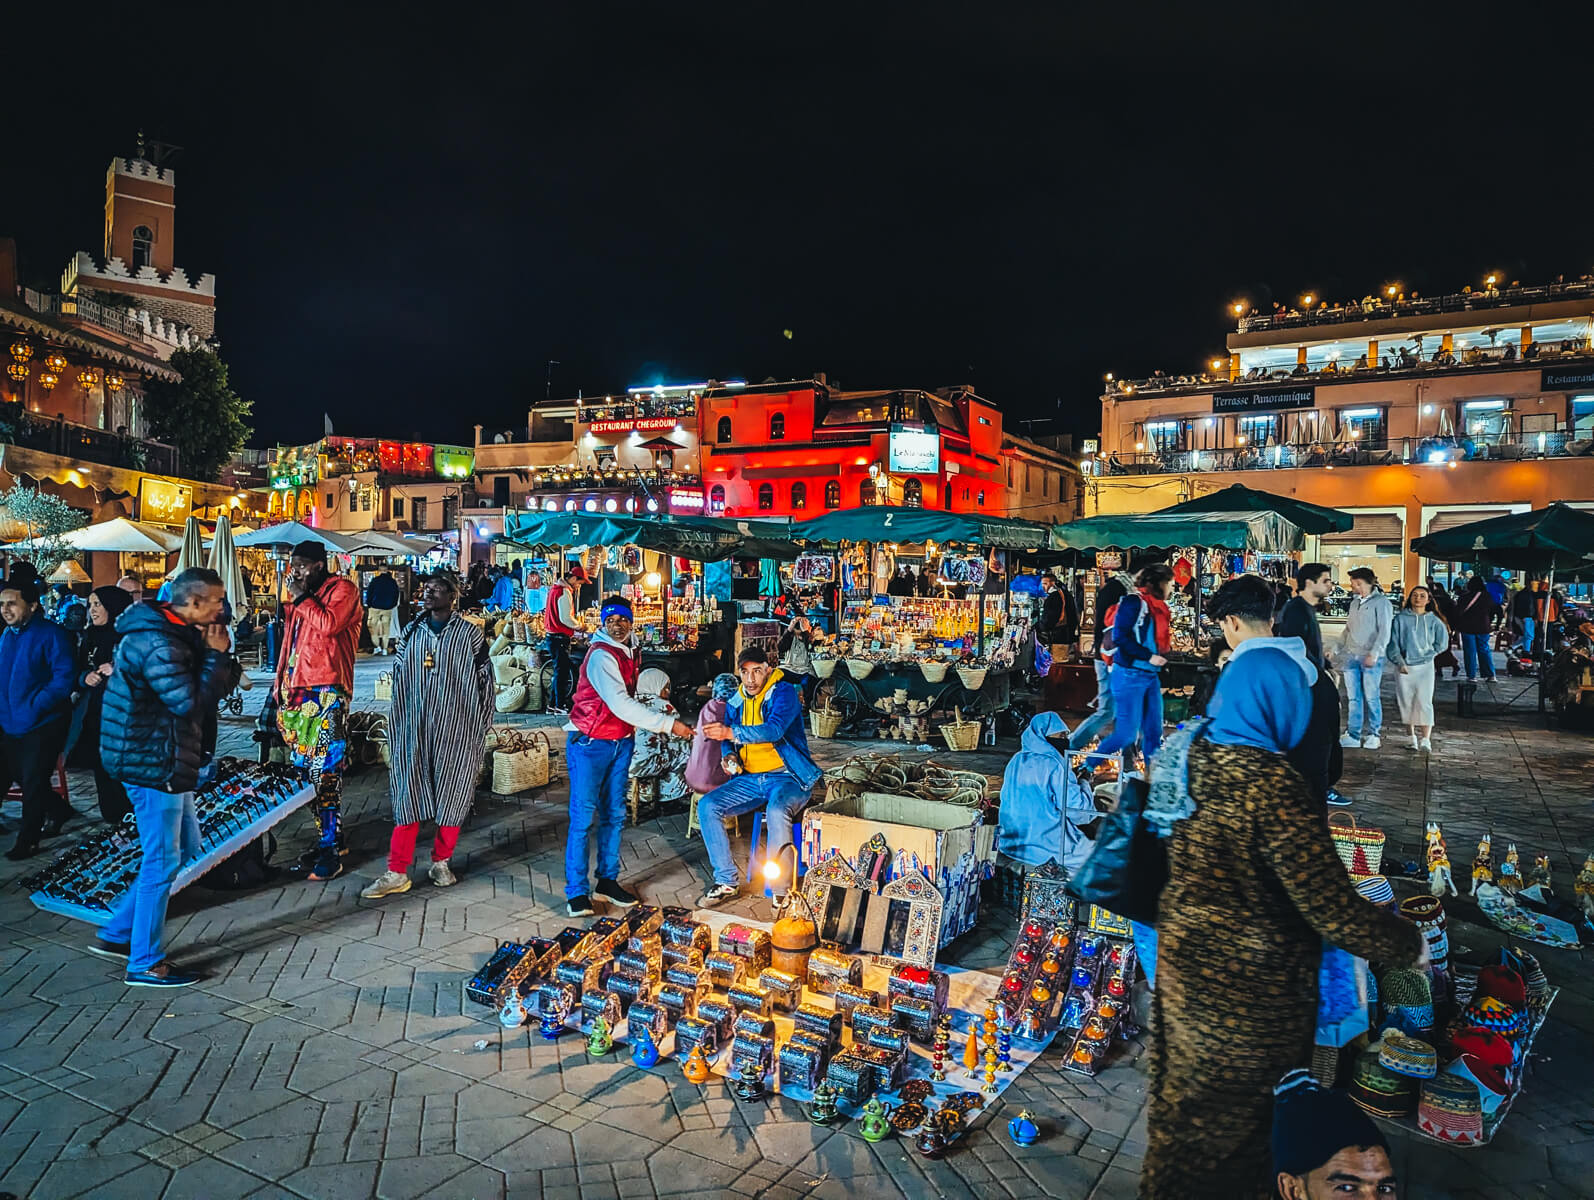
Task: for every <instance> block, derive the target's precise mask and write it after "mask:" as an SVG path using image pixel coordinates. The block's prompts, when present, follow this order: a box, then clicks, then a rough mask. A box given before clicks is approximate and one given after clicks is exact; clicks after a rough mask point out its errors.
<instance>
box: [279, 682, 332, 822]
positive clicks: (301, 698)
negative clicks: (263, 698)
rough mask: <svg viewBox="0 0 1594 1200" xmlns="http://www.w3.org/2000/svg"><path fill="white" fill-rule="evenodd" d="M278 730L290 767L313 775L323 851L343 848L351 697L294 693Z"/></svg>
mask: <svg viewBox="0 0 1594 1200" xmlns="http://www.w3.org/2000/svg"><path fill="white" fill-rule="evenodd" d="M277 729H278V731H279V732H280V733H281V734H282V740H283V742H284V744H286V746H287V747H288V761H289V762H291V763H292V764H293V765H294V766H296V767H299V768H300V769H302V770H305V771H308V772H309V773H310V782H311V783H313V784H314V785H315V793H316V795H315V810H316V821H317V823H318V824H319V825H320V827H321V849H322V850H329V849H333V848H335V847H336V846H337V844H338V836H339V833H340V830H341V826H342V816H341V808H340V802H341V800H342V798H343V766H344V763H345V761H346V760H347V758H348V749H349V693H347V692H345V691H344V690H343V689H342V688H339V687H330V686H328V687H313V688H290V689H289V690H288V693H287V695H285V696H284V697H283V699H282V704H281V705H280V706H279V707H278V709H277Z"/></svg>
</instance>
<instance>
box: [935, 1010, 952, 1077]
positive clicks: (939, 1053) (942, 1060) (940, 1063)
mask: <svg viewBox="0 0 1594 1200" xmlns="http://www.w3.org/2000/svg"><path fill="white" fill-rule="evenodd" d="M951 1034H952V1021H951V1018H949V1017H945V1016H943V1017H942V1018H941V1020H940V1021H939V1022H938V1023H937V1024H936V1027H935V1045H934V1046H933V1047H932V1049H931V1057H930V1078H931V1079H933V1080H935V1081H936V1082H937V1083H940V1082H941V1081H942V1080H943V1079H945V1078H946V1052H947V1045H948V1041H949V1040H950V1038H951Z"/></svg>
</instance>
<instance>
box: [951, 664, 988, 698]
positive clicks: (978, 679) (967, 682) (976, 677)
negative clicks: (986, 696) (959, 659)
mask: <svg viewBox="0 0 1594 1200" xmlns="http://www.w3.org/2000/svg"><path fill="white" fill-rule="evenodd" d="M986 674H987V671H986V668H984V667H959V668H958V678H959V679H961V680H962V681H963V686H964V687H966V688H968V689H969V691H971V692H977V691H979V690H980V689H981V688H982V687H984V686H985V676H986Z"/></svg>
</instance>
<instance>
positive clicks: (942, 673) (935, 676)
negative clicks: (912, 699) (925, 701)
mask: <svg viewBox="0 0 1594 1200" xmlns="http://www.w3.org/2000/svg"><path fill="white" fill-rule="evenodd" d="M950 669H951V664H950V663H944V662H931V661H930V660H929V659H923V660H921V661H920V662H919V670H920V671H922V672H923V673H924V681H925V682H926V683H940V682H941V681H942V680H943V679H945V678H946V673H947V671H949V670H950Z"/></svg>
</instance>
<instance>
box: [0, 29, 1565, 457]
mask: <svg viewBox="0 0 1594 1200" xmlns="http://www.w3.org/2000/svg"><path fill="white" fill-rule="evenodd" d="M336 7H337V6H331V5H328V6H324V7H323V9H322V10H320V11H319V12H316V10H305V11H304V12H303V13H301V14H300V15H297V16H294V15H291V14H289V13H287V12H286V11H284V12H283V13H280V14H276V13H274V15H273V16H272V17H271V19H270V20H269V21H262V22H261V23H260V24H259V25H258V26H255V27H250V28H221V27H218V26H217V25H216V24H215V23H214V22H215V19H216V17H215V14H216V13H218V12H219V11H222V10H218V9H217V8H216V7H214V6H210V7H207V8H206V9H205V10H203V11H204V13H205V14H207V16H206V19H205V20H204V21H203V22H202V23H198V24H196V25H195V26H194V28H195V29H196V30H197V29H200V28H203V29H207V30H211V31H213V32H205V33H201V32H187V33H180V34H175V35H173V34H170V33H168V32H167V30H169V29H171V28H173V26H174V22H173V20H171V19H170V18H171V17H174V16H176V15H177V14H175V13H171V14H169V13H168V12H167V11H165V10H162V11H161V12H160V14H159V18H158V19H155V20H151V19H149V18H151V17H153V16H154V13H153V10H145V9H144V8H142V7H136V8H134V9H127V8H125V7H124V8H119V9H118V10H117V11H118V12H119V13H121V14H122V16H121V17H119V18H118V20H120V21H124V22H125V21H128V20H136V21H138V22H139V25H138V26H137V28H134V27H133V26H131V25H128V26H126V27H125V28H115V29H106V30H104V31H103V37H104V45H105V46H107V47H121V48H122V49H121V50H118V51H116V52H115V53H110V52H106V57H107V59H109V60H111V61H107V62H106V63H105V65H104V70H97V69H89V68H87V67H85V68H84V70H82V71H81V72H78V71H75V70H63V65H62V63H61V62H60V61H58V57H59V56H48V57H47V58H40V59H38V60H37V65H35V64H34V63H33V62H30V61H28V59H29V56H27V55H22V56H20V57H21V59H22V60H23V61H21V63H20V65H19V64H18V57H19V56H17V55H12V56H11V62H10V64H9V65H10V66H11V67H12V68H14V73H13V74H12V76H11V77H12V79H13V81H14V85H13V86H12V87H11V88H10V89H8V91H9V95H10V99H11V102H12V103H13V108H12V116H13V120H12V122H11V129H12V134H11V138H10V142H11V147H12V151H13V153H12V155H11V158H12V164H13V171H12V172H11V173H10V178H9V179H8V182H7V186H6V188H5V189H4V192H3V193H0V195H3V199H0V232H3V233H9V234H11V235H13V236H15V237H16V238H17V239H18V240H19V242H20V244H21V250H22V254H23V266H24V273H25V275H26V276H27V278H28V279H29V281H30V282H32V283H34V284H35V285H36V286H37V285H39V284H43V285H45V286H51V285H54V284H55V283H57V282H58V280H59V273H60V270H61V268H62V267H63V266H64V265H65V263H66V262H67V259H68V257H69V255H70V254H71V252H72V251H74V250H76V249H79V248H82V249H87V250H90V251H92V252H94V253H96V254H98V253H99V251H100V249H101V246H100V226H101V220H102V218H101V206H102V203H103V195H102V188H103V179H104V170H105V166H106V163H107V162H108V161H109V159H110V157H111V156H112V155H113V154H115V153H129V152H131V150H132V147H133V144H134V140H133V139H134V134H135V132H136V130H137V129H138V128H139V126H140V125H142V126H143V128H144V129H145V130H146V132H147V133H148V134H149V135H150V136H151V137H158V138H160V139H163V140H166V141H169V142H173V143H177V144H179V145H181V146H183V147H184V150H183V152H182V154H181V156H180V157H179V158H178V159H177V160H176V161H175V163H174V166H175V167H176V169H177V171H178V228H177V262H178V265H179V266H182V267H183V268H184V269H186V270H187V271H189V272H190V274H192V275H196V276H197V275H198V274H199V273H201V272H205V271H213V272H215V273H216V275H217V276H218V278H219V285H218V312H219V317H218V326H219V334H220V337H221V339H222V353H223V357H224V358H226V359H227V360H228V362H229V363H230V364H231V367H232V371H233V381H234V385H235V387H236V388H237V390H238V391H240V392H241V393H243V394H245V395H246V396H248V397H250V398H252V399H253V400H254V402H255V423H256V427H257V432H256V437H255V439H254V441H255V443H256V444H261V445H265V444H270V443H272V442H275V441H279V440H280V441H288V442H296V441H297V442H302V441H309V440H312V439H314V438H315V437H317V436H319V434H320V432H321V414H322V413H323V411H324V412H327V413H330V415H331V417H332V420H333V422H334V425H335V427H336V429H337V431H338V432H340V433H348V434H357V435H383V436H397V437H405V436H412V435H413V436H421V437H426V438H431V439H435V440H441V441H461V442H469V441H470V439H471V425H472V424H473V423H474V422H476V421H481V422H482V423H483V424H485V425H488V426H494V425H503V426H506V427H507V426H510V425H517V424H520V423H522V422H523V421H524V413H525V409H526V407H527V405H528V403H530V402H532V401H534V400H537V399H540V398H541V397H542V396H543V394H544V387H545V378H546V372H547V362H548V360H549V359H557V360H559V362H558V365H557V366H555V367H554V368H553V379H552V392H553V395H554V396H555V397H561V396H572V395H574V394H575V393H576V392H577V391H578V390H583V391H585V392H586V393H588V394H592V393H595V392H596V393H602V392H607V391H614V390H618V389H621V388H623V387H625V386H626V385H628V384H635V383H654V382H682V381H688V380H699V379H704V378H708V377H717V378H721V379H734V378H744V379H748V380H762V379H765V378H768V377H774V378H778V379H785V378H791V377H806V376H807V375H809V374H810V373H811V372H814V371H825V372H827V373H828V374H829V376H830V378H831V379H832V381H836V382H839V383H840V384H841V385H842V386H844V387H849V388H866V387H885V386H911V387H927V388H933V387H938V386H944V385H948V384H958V383H969V384H973V385H974V386H975V387H976V388H977V389H978V390H979V391H980V392H981V393H982V394H983V395H985V396H987V397H988V398H990V399H991V400H993V401H995V402H996V403H997V404H998V405H1000V406H1001V407H1002V408H1003V409H1004V410H1005V412H1006V413H1007V414H1008V419H1009V422H1010V423H1011V422H1015V421H1019V420H1023V419H1026V418H1035V419H1044V418H1051V419H1052V421H1051V423H1050V424H1047V423H1045V422H1044V421H1042V423H1039V424H1036V425H1035V426H1034V427H1033V428H1034V431H1035V432H1037V433H1044V432H1052V431H1057V432H1064V431H1074V432H1087V433H1088V432H1089V431H1091V430H1092V429H1094V427H1095V423H1096V420H1097V412H1098V404H1097V397H1098V395H1099V391H1100V383H1101V378H1102V374H1103V372H1106V371H1113V372H1116V373H1117V374H1118V375H1119V376H1120V377H1130V376H1143V375H1145V374H1148V373H1149V372H1150V371H1151V370H1153V369H1156V368H1160V369H1164V370H1168V371H1171V372H1182V371H1187V370H1189V371H1193V370H1197V369H1199V367H1200V364H1202V363H1203V362H1205V361H1206V360H1207V359H1210V358H1211V357H1212V355H1213V354H1214V353H1217V352H1219V351H1221V350H1222V347H1223V338H1224V334H1225V333H1226V332H1227V331H1228V329H1229V328H1230V325H1231V322H1230V318H1229V316H1228V313H1227V311H1226V310H1227V306H1228V304H1229V303H1230V302H1232V301H1233V300H1234V299H1236V298H1237V297H1241V296H1243V297H1245V298H1247V299H1248V300H1249V301H1251V302H1252V303H1254V304H1256V305H1257V306H1258V307H1259V308H1262V309H1264V310H1265V309H1266V308H1267V307H1268V305H1269V304H1270V303H1271V301H1272V300H1274V299H1283V300H1287V301H1293V300H1294V299H1295V298H1296V297H1298V296H1300V295H1301V294H1302V293H1303V292H1306V291H1311V292H1313V293H1316V294H1317V295H1320V296H1327V297H1329V298H1331V299H1349V298H1353V297H1354V298H1359V297H1360V296H1362V295H1363V294H1364V293H1365V292H1368V291H1370V290H1375V289H1376V288H1378V287H1379V286H1380V285H1382V284H1384V283H1386V282H1389V281H1391V280H1398V281H1399V282H1401V283H1402V284H1403V285H1404V287H1405V288H1406V289H1407V290H1408V291H1409V290H1411V289H1413V288H1415V289H1416V290H1418V291H1420V292H1423V293H1425V294H1431V293H1439V292H1443V291H1452V290H1460V288H1461V287H1462V286H1463V285H1464V284H1466V283H1469V282H1470V283H1473V284H1475V285H1476V284H1477V283H1478V282H1479V281H1480V280H1481V278H1482V277H1483V276H1484V275H1485V274H1487V273H1488V272H1489V271H1491V270H1495V271H1500V272H1502V273H1503V274H1504V276H1505V278H1506V279H1507V280H1510V279H1515V278H1520V279H1522V280H1524V281H1525V282H1541V281H1544V280H1547V279H1551V278H1553V277H1554V276H1555V275H1557V274H1561V273H1565V274H1566V275H1568V276H1569V277H1571V276H1576V275H1579V274H1582V273H1584V272H1586V271H1589V270H1590V269H1594V236H1591V234H1590V230H1589V221H1588V217H1587V205H1586V193H1587V186H1586V185H1587V183H1588V182H1589V180H1588V176H1589V174H1590V170H1589V167H1588V166H1587V163H1588V155H1587V153H1586V151H1585V150H1583V149H1582V148H1581V145H1580V143H1581V142H1582V140H1583V138H1584V136H1585V134H1586V123H1587V122H1586V111H1585V109H1586V101H1585V100H1579V99H1576V98H1575V95H1574V94H1573V93H1572V92H1571V90H1570V89H1572V88H1573V87H1574V86H1576V85H1577V79H1574V78H1572V77H1570V76H1561V75H1559V74H1558V73H1557V72H1555V71H1554V70H1553V69H1551V68H1550V66H1549V64H1548V62H1547V61H1546V55H1547V54H1548V53H1549V51H1548V50H1547V49H1546V46H1547V43H1544V42H1542V41H1541V42H1540V43H1539V48H1538V50H1537V52H1536V54H1537V57H1536V58H1534V59H1531V60H1528V59H1522V58H1520V57H1518V56H1514V55H1513V56H1512V57H1511V58H1510V63H1511V66H1510V70H1509V71H1507V69H1506V68H1505V66H1504V65H1502V64H1503V62H1504V60H1505V59H1506V57H1507V55H1508V54H1510V53H1511V52H1510V51H1509V49H1508V48H1507V47H1506V46H1505V45H1504V44H1503V41H1502V37H1503V34H1502V33H1501V32H1500V31H1499V30H1490V29H1486V28H1483V27H1481V26H1473V25H1469V24H1468V22H1467V20H1466V19H1465V18H1464V17H1462V16H1461V15H1459V13H1458V14H1457V15H1456V16H1455V17H1454V19H1451V18H1450V17H1449V16H1447V17H1446V18H1445V21H1444V27H1442V28H1441V27H1438V23H1435V25H1434V26H1433V27H1430V28H1427V29H1423V30H1416V29H1413V30H1409V31H1396V30H1392V29H1389V28H1387V27H1383V26H1370V25H1364V24H1361V23H1360V19H1359V18H1355V17H1352V16H1349V15H1348V14H1347V12H1346V11H1345V10H1342V9H1339V8H1336V9H1335V10H1334V11H1335V13H1336V14H1337V18H1336V19H1337V21H1338V23H1337V24H1336V25H1334V26H1333V27H1332V28H1331V29H1329V28H1325V29H1324V30H1322V31H1311V30H1307V29H1304V28H1299V29H1297V28H1282V27H1275V28H1264V27H1263V26H1262V25H1261V24H1260V23H1259V22H1258V21H1257V20H1256V19H1255V17H1254V15H1247V16H1246V17H1245V18H1244V20H1243V21H1233V22H1231V21H1228V20H1226V19H1225V18H1223V17H1222V15H1221V10H1220V8H1218V7H1217V6H1205V7H1201V6H1197V7H1194V8H1192V9H1191V10H1189V12H1188V14H1187V15H1183V16H1181V17H1179V18H1178V19H1177V20H1178V22H1179V23H1174V22H1172V21H1170V20H1169V19H1168V18H1167V17H1166V16H1165V15H1158V14H1157V13H1156V12H1155V10H1152V9H1147V8H1143V7H1137V6H1122V9H1121V11H1119V12H1116V13H1115V14H1114V15H1113V16H1111V17H1104V16H1102V15H1101V14H1099V13H1098V14H1095V15H1092V16H1089V17H1081V16H1079V15H1078V13H1077V10H1076V9H1075V6H1071V5H1062V4H1057V5H1045V6H1037V7H1036V8H1035V9H1034V10H1033V11H1030V10H1028V9H1027V8H1026V7H1024V6H1015V5H1006V6H1003V5H997V6H987V7H989V8H991V9H994V10H995V11H994V13H993V12H983V11H982V12H977V13H976V11H975V9H974V8H972V7H971V6H967V5H959V6H946V7H944V8H943V7H938V6H935V5H913V6H907V5H904V6H896V5H878V4H877V5H871V4H857V3H855V4H853V5H851V6H850V7H848V8H845V9H839V10H836V12H838V13H839V14H840V15H838V16H833V17H830V18H828V19H824V20H819V19H817V18H815V17H814V16H813V15H812V14H814V13H815V12H816V11H817V10H815V9H813V8H810V7H805V6H795V5H793V6H785V7H781V8H775V7H772V6H759V5H740V6H736V7H727V8H724V9H712V8H710V7H706V6H694V5H662V4H660V5H648V6H642V7H639V8H635V9H632V8H629V7H621V6H616V5H588V6H582V11H581V12H579V13H574V12H564V11H563V9H565V8H575V7H576V6H557V8H558V9H560V10H561V11H560V12H559V14H558V15H556V16H553V17H547V16H544V15H543V14H542V13H541V12H540V11H536V12H534V14H533V15H531V16H527V15H525V14H526V12H531V11H533V10H542V9H550V10H552V9H554V8H555V7H556V6H548V5H533V6H527V8H526V10H524V11H522V13H521V14H520V15H516V16H513V17H501V16H493V15H490V14H488V12H487V10H486V9H485V8H482V7H475V6H458V7H454V6H427V7H424V8H414V9H405V8H403V7H398V6H395V7H388V6H384V7H382V8H376V7H371V6H360V14H356V15H339V14H338V13H337V12H335V11H334V10H335V8H336ZM74 11H75V10H74ZM1181 11H1183V10H1181ZM1244 11H1245V12H1246V13H1247V14H1253V13H1254V10H1253V9H1250V8H1247V9H1246V10H1244ZM311 13H315V14H316V15H310V14H311ZM456 14H457V15H456ZM971 14H974V15H971ZM1109 21H1111V22H1113V27H1111V28H1109V27H1108V25H1107V22H1109ZM1541 32H1543V31H1541ZM42 36H46V35H44V34H41V37H42ZM174 38H175V40H173V39H174ZM68 40H69V42H70V44H73V45H75V44H77V43H76V42H75V41H72V40H71V39H70V38H69V39H68ZM140 44H146V45H148V46H149V47H150V53H148V54H144V55H140V54H133V55H132V58H131V59H127V60H126V61H124V59H125V57H126V56H125V54H124V52H130V51H131V49H132V48H133V47H136V46H138V45H140ZM1358 47H1359V48H1358ZM96 53H99V52H96ZM134 60H136V63H135V61H134ZM1530 68H1531V69H1532V70H1533V72H1534V73H1533V74H1532V75H1531V80H1529V78H1528V76H1526V75H1524V74H1523V72H1526V71H1528V70H1529V69H1530ZM119 71H123V72H125V73H122V74H119ZM1581 77H1582V71H1581V69H1580V71H1579V72H1578V78H1581ZM1563 78H1564V79H1565V84H1564V87H1565V88H1566V89H1567V90H1568V94H1567V95H1566V96H1564V97H1563V96H1560V95H1558V94H1557V93H1558V89H1560V88H1562V87H1563V84H1562V83H1561V82H1559V81H1560V80H1561V79H1563ZM1513 80H1514V82H1513ZM1529 82H1530V83H1531V86H1525V85H1526V84H1527V83H1529ZM18 83H20V86H17V84H18ZM20 97H28V98H30V100H31V101H32V108H33V110H34V111H35V112H36V113H37V114H38V116H39V121H40V125H39V128H38V129H35V130H30V131H29V136H28V144H27V147H26V152H25V153H21V154H18V153H17V147H18V142H17V135H18V131H19V129H20V128H21V127H22V123H21V121H20V119H19V110H18V109H16V108H15V107H14V105H15V102H16V101H17V100H18V99H19V98H20ZM1557 114H1559V115H1557ZM45 130H48V133H46V132H45ZM30 161H31V164H32V165H31V166H27V165H25V164H27V163H29V162H30ZM19 163H21V164H24V166H23V169H22V170H21V171H20V173H19V172H18V170H17V166H18V164H19ZM787 330H790V331H791V335H792V336H791V337H790V338H789V339H788V338H787V336H786V335H785V331H787Z"/></svg>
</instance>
